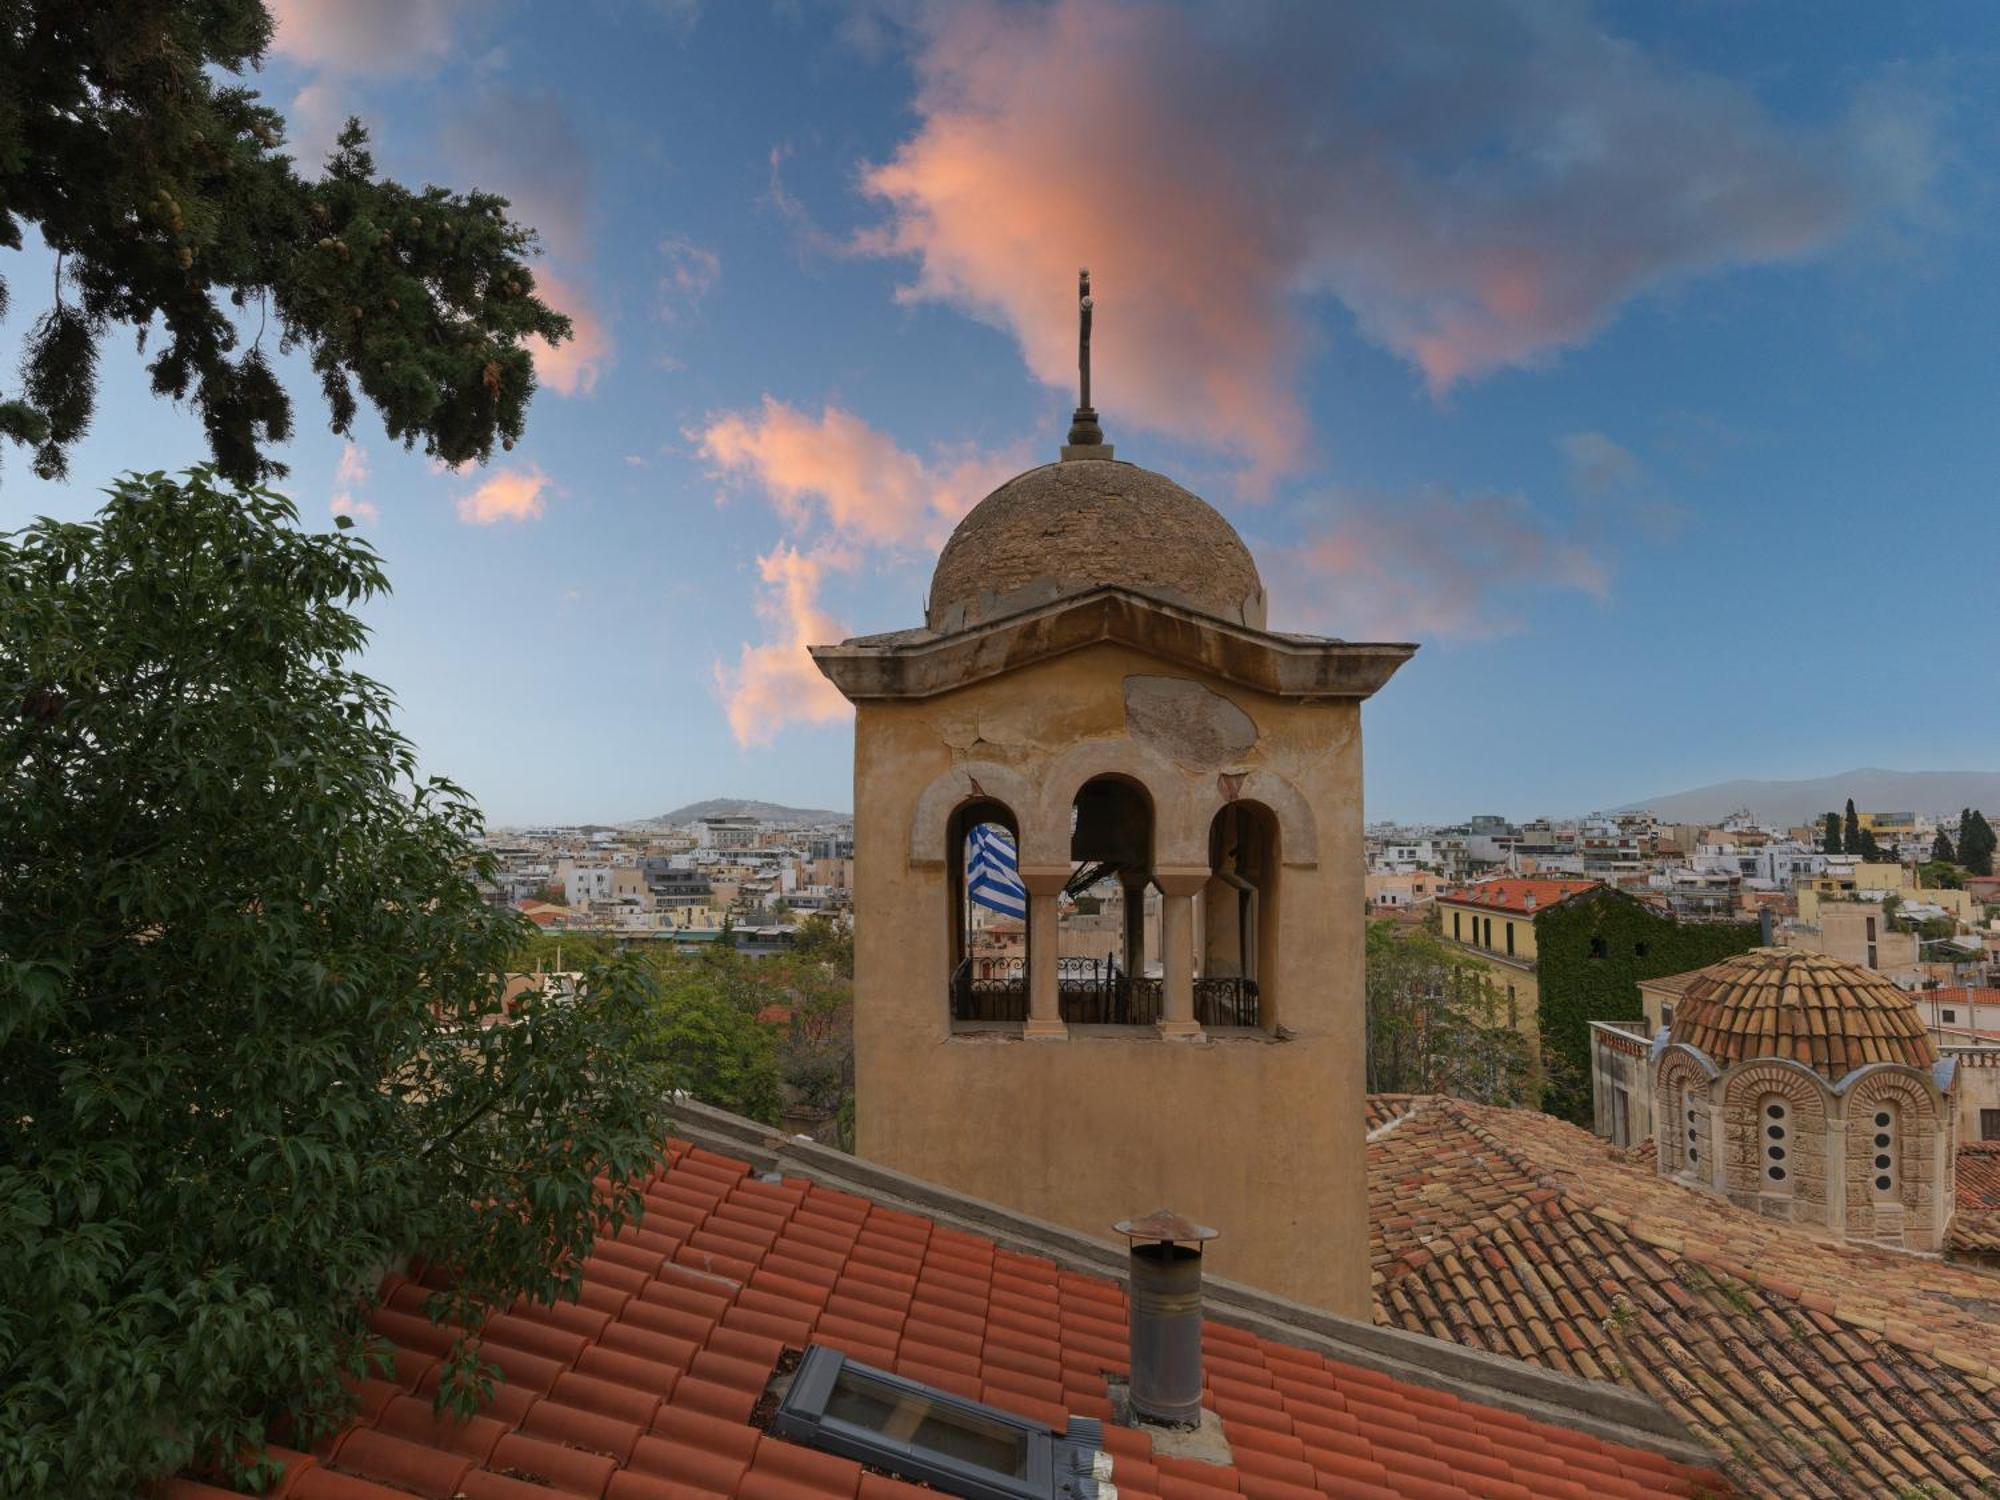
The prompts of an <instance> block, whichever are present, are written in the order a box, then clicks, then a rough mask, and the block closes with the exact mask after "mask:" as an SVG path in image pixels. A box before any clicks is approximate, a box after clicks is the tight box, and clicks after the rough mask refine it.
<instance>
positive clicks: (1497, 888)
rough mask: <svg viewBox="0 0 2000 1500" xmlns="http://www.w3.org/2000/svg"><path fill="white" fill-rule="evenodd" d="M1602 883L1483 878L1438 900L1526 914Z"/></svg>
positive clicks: (1448, 892) (1565, 899)
mask: <svg viewBox="0 0 2000 1500" xmlns="http://www.w3.org/2000/svg"><path fill="white" fill-rule="evenodd" d="M1600 884H1602V882H1601V881H1596V880H1516V879H1502V880H1482V881H1479V882H1477V883H1476V884H1473V885H1462V886H1458V887H1456V888H1454V889H1452V890H1448V891H1446V892H1445V893H1444V894H1443V895H1442V896H1440V897H1439V898H1438V899H1439V900H1441V901H1455V902H1457V903H1458V904H1459V905H1461V906H1477V907H1482V908H1485V909H1487V910H1490V911H1511V912H1516V913H1521V914H1526V913H1532V912H1538V911H1545V910H1547V909H1548V908H1549V907H1551V906H1554V905H1555V904H1556V903H1557V902H1560V901H1567V900H1568V899H1569V898H1570V897H1572V896H1580V895H1582V894H1583V893H1584V892H1585V891H1590V890H1595V889H1596V888H1597V887H1598V886H1599V885H1600Z"/></svg>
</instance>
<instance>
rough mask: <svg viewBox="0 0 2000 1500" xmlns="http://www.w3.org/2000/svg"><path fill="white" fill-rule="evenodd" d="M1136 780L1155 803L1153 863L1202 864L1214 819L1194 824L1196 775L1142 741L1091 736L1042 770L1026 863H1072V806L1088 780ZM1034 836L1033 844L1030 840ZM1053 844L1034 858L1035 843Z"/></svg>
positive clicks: (1026, 834) (1025, 832)
mask: <svg viewBox="0 0 2000 1500" xmlns="http://www.w3.org/2000/svg"><path fill="white" fill-rule="evenodd" d="M1105 776H1109V777H1116V778H1119V779H1122V780H1125V781H1129V782H1131V783H1132V784H1133V785H1135V786H1137V787H1138V788H1139V789H1140V790H1141V791H1143V792H1144V793H1145V794H1146V796H1147V797H1148V799H1149V800H1150V801H1151V802H1152V804H1153V848H1152V850H1151V854H1152V863H1153V865H1154V866H1156V867H1157V866H1159V865H1197V864H1201V863H1203V862H1204V861H1205V860H1206V858H1207V855H1208V824H1207V822H1206V821H1205V820H1204V821H1203V822H1202V823H1201V824H1200V826H1199V827H1198V828H1197V827H1194V826H1193V821H1192V820H1193V808H1194V796H1193V786H1192V778H1191V777H1190V776H1189V774H1188V773H1187V772H1185V771H1183V770H1181V769H1180V767H1178V766H1176V765H1175V764H1174V763H1173V762H1172V761H1170V760H1168V759H1167V758H1166V757H1165V756H1164V755H1162V754H1160V752H1159V751H1157V750H1154V749H1153V748H1151V747H1150V746H1148V745H1143V744H1141V743H1139V742H1138V741H1137V740H1133V739H1128V738H1125V737H1123V736H1120V737H1119V738H1117V739H1098V740H1086V741H1084V742H1083V743H1082V744H1080V745H1076V746H1073V747H1072V748H1070V749H1069V750H1066V751H1064V752H1063V753H1062V754H1061V755H1059V756H1057V757H1056V758H1055V759H1054V760H1053V761H1051V762H1050V763H1049V765H1048V767H1047V769H1046V770H1044V771H1043V773H1042V787H1041V791H1040V793H1039V795H1038V796H1036V797H1035V798H1034V800H1033V803H1032V806H1033V809H1034V810H1033V811H1032V812H1031V813H1029V814H1028V815H1027V816H1028V817H1029V820H1030V822H1031V824H1032V825H1033V828H1034V833H1033V834H1032V835H1031V834H1030V833H1029V831H1028V829H1027V828H1023V829H1022V838H1023V840H1024V844H1023V849H1022V854H1021V860H1022V863H1024V864H1027V863H1041V862H1043V861H1044V859H1045V860H1046V862H1047V863H1051V864H1055V863H1066V862H1067V861H1068V859H1069V828H1070V809H1071V808H1073V807H1074V806H1075V805H1076V795H1077V793H1078V792H1080V791H1082V790H1083V787H1084V784H1085V783H1086V782H1091V781H1095V780H1097V779H1098V778H1099V777H1105ZM1030 840H1032V845H1030V843H1029V842H1028V841H1030ZM1031 846H1032V847H1035V848H1038V849H1044V848H1045V849H1047V850H1050V851H1053V852H1051V853H1050V854H1048V855H1047V856H1041V855H1036V856H1034V857H1033V858H1032V859H1031V857H1030V855H1029V853H1028V848H1029V847H1031Z"/></svg>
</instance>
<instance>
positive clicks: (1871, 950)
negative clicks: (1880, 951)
mask: <svg viewBox="0 0 2000 1500" xmlns="http://www.w3.org/2000/svg"><path fill="white" fill-rule="evenodd" d="M1868 967H1869V968H1871V969H1878V968H1880V967H1881V965H1880V964H1878V963H1876V962H1875V945H1874V944H1873V943H1870V944H1869V945H1868Z"/></svg>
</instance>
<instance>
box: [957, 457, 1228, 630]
mask: <svg viewBox="0 0 2000 1500" xmlns="http://www.w3.org/2000/svg"><path fill="white" fill-rule="evenodd" d="M1110 451H1111V450H1110V449H1109V447H1100V448H1097V449H1096V450H1095V452H1094V453H1093V454H1092V455H1091V456H1083V455H1082V454H1076V455H1075V456H1071V455H1070V454H1068V453H1066V455H1065V457H1064V459H1063V461H1062V462H1060V463H1053V464H1044V465H1042V467H1040V468H1038V469H1030V470H1028V471H1027V472H1026V473H1024V474H1017V475H1015V476H1014V478H1012V479H1010V480H1008V481H1007V482H1006V483H1005V484H1003V485H1001V486H1000V488H998V489H997V490H995V491H994V492H993V493H992V494H990V495H988V496H987V497H986V498H985V499H984V500H982V501H980V502H979V504H977V505H976V506H974V507H973V508H972V511H971V513H970V514H968V515H967V516H966V518H965V519H964V520H963V521H961V522H959V524H958V529H957V530H956V531H954V532H953V533H952V535H951V540H949V541H948V542H946V543H945V546H944V550H943V551H942V552H941V553H940V554H939V555H938V561H937V569H936V571H935V572H934V573H933V574H932V575H931V591H930V601H929V604H928V606H927V608H926V610H925V623H926V624H927V625H928V626H929V628H930V629H931V630H933V631H935V632H938V633H940V634H946V633H950V632H953V631H959V630H965V629H968V628H970V627H972V626H975V625H981V624H984V623H985V622H987V621H989V620H997V619H999V618H1001V617H1003V616H1005V615H1010V614H1016V613H1018V612H1020V611H1022V610H1026V609H1033V608H1035V607H1037V606H1039V605H1043V604H1047V603H1050V602H1052V601H1054V600H1057V599H1063V598H1067V597H1070V596H1072V595H1075V594H1081V593H1086V592H1088V591H1089V590H1091V589H1095V588H1101V587H1104V586H1106V585H1111V586H1114V587H1117V588H1123V589H1130V590H1132V591H1133V592H1134V593H1139V594H1146V595H1149V596H1150V597H1152V598H1155V599H1159V600H1162V601H1163V602H1165V603H1168V604H1176V605H1180V606H1182V607H1183V608H1187V609H1193V610H1198V611H1199V612H1201V613H1202V614H1205V615H1213V616H1216V617H1217V618H1219V619H1223V620H1227V621H1229V622H1230V623H1232V624H1237V625H1247V626H1250V627H1252V628H1253V629H1258V630H1261V629H1263V628H1264V621H1265V604H1264V585H1263V581H1262V580H1261V579H1260V578H1259V577H1258V576H1257V564H1256V562H1255V560H1254V559H1253V558H1252V557H1251V556H1250V549H1249V548H1248V547H1246V546H1244V545H1243V539H1242V538H1241V537H1240V536H1238V535H1237V534H1236V528H1235V527H1233V526H1231V525H1230V524H1229V523H1228V522H1227V521H1226V520H1224V519H1223V518H1222V515H1221V513H1220V512H1219V511H1217V510H1216V509H1215V507H1214V506H1212V505H1210V504H1209V503H1208V502H1207V501H1206V500H1203V499H1202V498H1201V497H1200V496H1199V495H1196V494H1194V493H1192V492H1190V491H1188V490H1185V489H1183V488H1181V486H1179V485H1178V484H1175V483H1174V481H1173V480H1171V479H1169V478H1167V477H1166V475H1164V474H1156V473H1154V472H1153V471H1152V470H1151V469H1142V468H1140V467H1139V466H1138V465H1136V464H1130V463H1124V462H1121V461H1119V460H1116V459H1113V458H1111V457H1109V454H1110ZM1096 454H1102V455H1105V456H1102V457H1099V456H1096Z"/></svg>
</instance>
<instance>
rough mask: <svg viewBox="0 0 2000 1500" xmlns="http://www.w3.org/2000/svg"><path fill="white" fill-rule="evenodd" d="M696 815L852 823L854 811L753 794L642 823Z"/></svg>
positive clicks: (689, 819)
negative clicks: (789, 802) (770, 799)
mask: <svg viewBox="0 0 2000 1500" xmlns="http://www.w3.org/2000/svg"><path fill="white" fill-rule="evenodd" d="M699 818H756V819H757V820H759V821H760V822H764V823H851V822H853V821H854V814H852V813H844V812H834V811H833V810H831V809H830V808H823V807H787V806H786V805H785V804H784V803H782V802H764V801H761V800H759V799H758V798H755V797H707V798H704V799H702V800H701V801H699V802H690V803H688V804H687V805H686V806H684V807H677V808H675V809H674V810H673V811H672V812H663V813H661V814H660V815H659V816H658V817H654V818H641V819H639V820H638V821H639V822H641V823H692V822H694V821H695V820H697V819H699Z"/></svg>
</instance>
